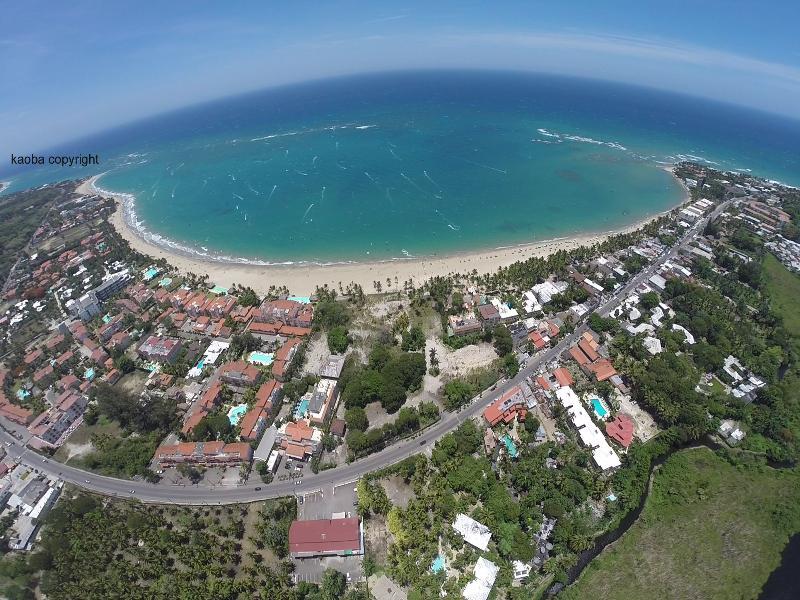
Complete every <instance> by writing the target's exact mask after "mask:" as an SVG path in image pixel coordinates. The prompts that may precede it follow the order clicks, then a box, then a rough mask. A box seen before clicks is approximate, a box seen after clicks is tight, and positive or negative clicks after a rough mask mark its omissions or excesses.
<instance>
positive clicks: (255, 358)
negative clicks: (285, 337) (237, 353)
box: [247, 351, 274, 366]
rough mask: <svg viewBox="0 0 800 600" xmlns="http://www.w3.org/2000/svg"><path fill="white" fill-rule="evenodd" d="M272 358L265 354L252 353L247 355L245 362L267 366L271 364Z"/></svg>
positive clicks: (270, 355)
mask: <svg viewBox="0 0 800 600" xmlns="http://www.w3.org/2000/svg"><path fill="white" fill-rule="evenodd" d="M273 356H274V355H272V354H269V353H267V352H258V351H253V352H251V353H250V354H248V355H247V361H248V362H251V363H253V364H256V365H264V366H267V365H271V364H272V359H273Z"/></svg>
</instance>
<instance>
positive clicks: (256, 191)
mask: <svg viewBox="0 0 800 600" xmlns="http://www.w3.org/2000/svg"><path fill="white" fill-rule="evenodd" d="M247 188H248V189H249V190H250V191H251V192H253V193H254V194H255V195H256V196H260V195H261V192H259V191H258V190H257V189H255V188H253V186H252V185H250V184H249V183H248V184H247Z"/></svg>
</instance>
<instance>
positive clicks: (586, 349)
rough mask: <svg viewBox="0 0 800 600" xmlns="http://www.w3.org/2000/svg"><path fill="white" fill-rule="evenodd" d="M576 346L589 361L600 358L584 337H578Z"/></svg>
mask: <svg viewBox="0 0 800 600" xmlns="http://www.w3.org/2000/svg"><path fill="white" fill-rule="evenodd" d="M578 347H579V348H580V349H581V350H582V351H583V353H584V354H585V355H586V358H588V359H589V361H590V362H594V361H596V360H597V359H598V358H600V355H599V354H598V353H597V350H595V349H594V348H593V347H592V344H590V343H589V342H588V341H587V340H586V339H585V338H581V339H580V341H579V342H578Z"/></svg>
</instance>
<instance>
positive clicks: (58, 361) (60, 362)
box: [56, 350, 75, 367]
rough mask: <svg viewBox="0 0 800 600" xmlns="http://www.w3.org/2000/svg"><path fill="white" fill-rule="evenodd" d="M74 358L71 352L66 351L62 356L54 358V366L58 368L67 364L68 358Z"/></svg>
mask: <svg viewBox="0 0 800 600" xmlns="http://www.w3.org/2000/svg"><path fill="white" fill-rule="evenodd" d="M73 356H75V355H74V354H73V353H72V351H71V350H67V351H66V352H64V353H63V354H61V355H60V356H59V357H58V358H56V364H57V365H58V366H59V367H60V366H61V365H63V364H64V363H65V362H67V361H68V360H69V359H70V358H72V357H73Z"/></svg>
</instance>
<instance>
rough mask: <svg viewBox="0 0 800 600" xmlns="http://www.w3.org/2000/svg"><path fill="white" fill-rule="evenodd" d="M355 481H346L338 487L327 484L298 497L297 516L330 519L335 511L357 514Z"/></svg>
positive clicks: (311, 518)
mask: <svg viewBox="0 0 800 600" xmlns="http://www.w3.org/2000/svg"><path fill="white" fill-rule="evenodd" d="M355 487H356V484H355V483H346V484H343V485H340V486H338V487H336V488H333V487H331V486H326V487H324V488H322V489H320V490H317V491H316V492H311V493H308V494H305V495H304V496H302V497H301V498H302V500H301V499H300V498H298V500H297V502H298V504H297V518H298V520H300V521H313V520H315V519H330V518H331V516H332V515H333V514H334V513H351V515H352V516H356V512H357V509H356V506H355V502H356V492H355Z"/></svg>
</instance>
